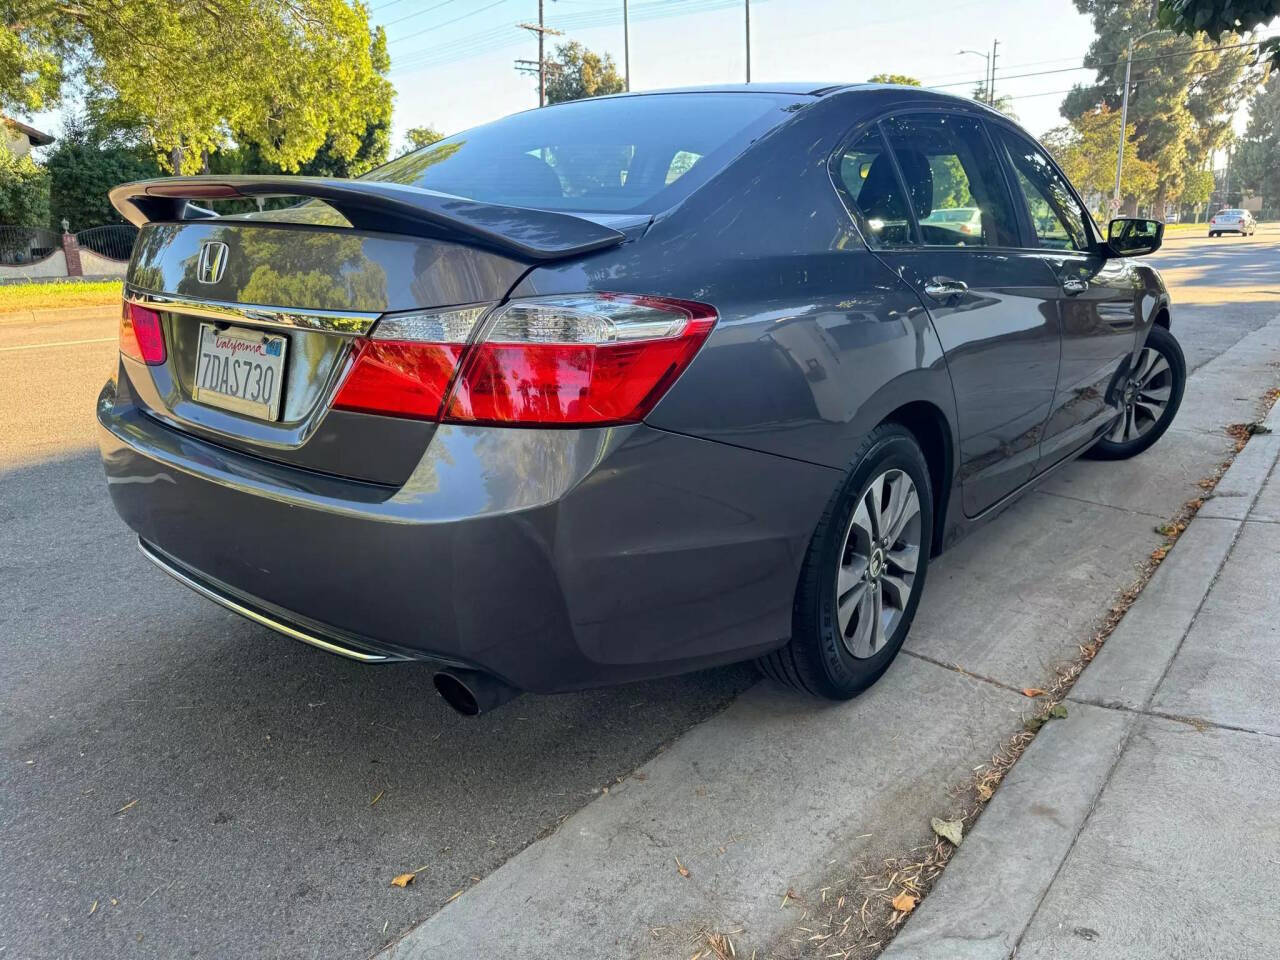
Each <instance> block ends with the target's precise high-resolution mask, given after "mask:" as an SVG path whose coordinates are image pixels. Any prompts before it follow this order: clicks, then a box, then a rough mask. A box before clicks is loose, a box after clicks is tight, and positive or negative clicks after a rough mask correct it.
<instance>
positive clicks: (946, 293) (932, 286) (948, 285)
mask: <svg viewBox="0 0 1280 960" xmlns="http://www.w3.org/2000/svg"><path fill="white" fill-rule="evenodd" d="M968 289H969V285H968V284H967V283H965V282H964V281H963V280H952V279H951V278H950V277H933V278H932V279H931V280H928V281H927V282H926V283H925V285H924V292H925V293H927V294H928V295H929V296H930V297H931V298H932V299H934V300H937V301H939V302H942V303H945V302H946V301H948V300H950V299H951V298H952V297H958V296H961V295H962V294H964V293H965V292H966V291H967V290H968Z"/></svg>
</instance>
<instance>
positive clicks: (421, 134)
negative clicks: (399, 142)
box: [400, 127, 444, 154]
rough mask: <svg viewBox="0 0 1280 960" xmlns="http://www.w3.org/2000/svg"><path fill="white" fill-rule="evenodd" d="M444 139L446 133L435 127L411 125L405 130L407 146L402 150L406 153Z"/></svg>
mask: <svg viewBox="0 0 1280 960" xmlns="http://www.w3.org/2000/svg"><path fill="white" fill-rule="evenodd" d="M443 139H444V134H443V133H441V132H440V131H439V130H437V129H436V128H435V127H410V128H409V129H408V130H406V131H405V132H404V140H405V146H404V149H403V150H401V151H400V152H401V154H405V153H409V152H410V151H412V150H421V149H422V148H423V147H429V146H431V145H432V144H433V143H435V142H436V141H437V140H443Z"/></svg>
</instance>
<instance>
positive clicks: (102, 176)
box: [45, 118, 160, 230]
mask: <svg viewBox="0 0 1280 960" xmlns="http://www.w3.org/2000/svg"><path fill="white" fill-rule="evenodd" d="M45 169H46V170H48V171H49V196H50V213H51V219H52V222H53V223H60V222H61V221H62V220H64V219H65V220H67V221H68V222H69V223H70V224H71V229H72V230H83V229H85V228H86V227H96V226H99V225H101V224H104V223H123V222H124V221H123V218H122V217H121V216H120V214H119V213H117V212H116V210H115V208H114V207H112V206H111V203H110V201H108V200H107V191H108V190H110V189H111V188H112V187H114V186H116V185H118V184H121V183H127V182H128V181H130V180H146V179H149V178H151V177H158V176H160V167H159V165H158V164H157V163H156V161H155V157H154V155H153V154H152V152H151V151H150V150H149V149H147V148H146V147H144V146H142V145H140V144H137V143H129V142H126V141H122V140H121V139H119V138H116V137H104V136H103V135H102V134H101V133H99V131H98V130H97V129H96V128H94V127H93V126H92V125H91V124H89V123H88V122H87V121H85V120H84V119H83V118H71V119H70V120H68V122H67V123H66V124H64V126H63V130H62V134H61V136H59V137H58V140H57V143H56V144H55V145H54V146H53V147H52V148H50V151H49V153H47V154H46V156H45Z"/></svg>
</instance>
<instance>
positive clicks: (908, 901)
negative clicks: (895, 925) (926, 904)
mask: <svg viewBox="0 0 1280 960" xmlns="http://www.w3.org/2000/svg"><path fill="white" fill-rule="evenodd" d="M919 901H920V898H919V897H915V896H912V895H911V894H909V893H907V891H905V890H903V891H902V892H901V893H900V894H898V895H897V896H896V897H894V898H893V909H895V910H897V911H898V912H899V913H910V912H911V911H912V910H914V909H915V908H916V904H917V903H919Z"/></svg>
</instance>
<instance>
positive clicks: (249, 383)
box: [193, 323, 289, 420]
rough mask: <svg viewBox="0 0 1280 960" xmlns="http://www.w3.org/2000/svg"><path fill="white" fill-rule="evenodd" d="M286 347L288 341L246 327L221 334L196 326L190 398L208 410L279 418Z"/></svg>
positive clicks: (208, 328) (224, 331)
mask: <svg viewBox="0 0 1280 960" xmlns="http://www.w3.org/2000/svg"><path fill="white" fill-rule="evenodd" d="M288 346H289V341H288V340H286V339H285V338H284V337H282V336H278V335H276V334H271V333H263V332H261V331H259V330H248V329H245V328H244V327H229V328H227V329H226V330H219V329H218V328H217V327H215V326H214V325H213V324H211V323H202V324H200V356H199V358H198V361H197V363H196V384H195V391H194V393H193V396H194V397H195V399H196V400H197V401H198V402H200V403H206V404H208V405H209V406H211V407H222V408H223V409H225V410H234V411H235V412H236V413H244V414H248V415H249V416H251V417H259V418H261V419H263V420H277V419H279V417H280V393H281V388H282V387H283V386H284V355H285V350H286V348H287V347H288Z"/></svg>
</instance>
